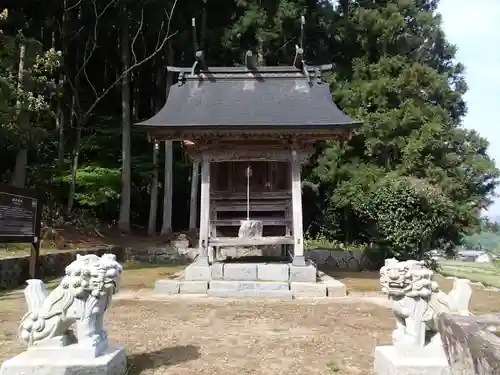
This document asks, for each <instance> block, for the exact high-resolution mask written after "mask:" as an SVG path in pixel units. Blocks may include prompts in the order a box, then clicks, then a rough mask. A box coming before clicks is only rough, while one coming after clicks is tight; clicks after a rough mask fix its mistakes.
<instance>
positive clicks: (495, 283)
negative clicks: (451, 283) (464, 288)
mask: <svg viewBox="0 0 500 375" xmlns="http://www.w3.org/2000/svg"><path fill="white" fill-rule="evenodd" d="M439 266H440V273H441V274H442V275H444V276H453V277H459V278H463V279H469V280H470V281H472V282H477V283H481V284H483V285H486V286H491V287H495V288H500V269H499V268H497V266H495V265H493V264H491V263H473V262H461V261H442V262H440V263H439Z"/></svg>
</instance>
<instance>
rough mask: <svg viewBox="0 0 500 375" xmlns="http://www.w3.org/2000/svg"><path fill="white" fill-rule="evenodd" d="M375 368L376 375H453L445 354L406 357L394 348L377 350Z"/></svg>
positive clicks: (388, 347) (385, 347) (382, 347)
mask: <svg viewBox="0 0 500 375" xmlns="http://www.w3.org/2000/svg"><path fill="white" fill-rule="evenodd" d="M373 367H374V373H375V375H406V374H411V375H451V371H450V367H449V366H448V361H447V360H446V357H445V356H444V353H443V355H442V356H432V355H429V356H404V355H401V354H398V353H397V351H396V350H395V348H394V347H393V346H377V347H376V348H375V359H374V364H373ZM471 375H472V374H471Z"/></svg>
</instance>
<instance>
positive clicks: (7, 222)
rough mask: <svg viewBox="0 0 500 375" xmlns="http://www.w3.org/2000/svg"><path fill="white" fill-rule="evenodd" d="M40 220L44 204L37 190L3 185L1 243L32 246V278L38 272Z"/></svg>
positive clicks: (0, 214)
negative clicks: (29, 244) (28, 244)
mask: <svg viewBox="0 0 500 375" xmlns="http://www.w3.org/2000/svg"><path fill="white" fill-rule="evenodd" d="M41 218H42V205H41V201H40V197H39V196H38V194H37V193H36V191H35V190H33V189H27V188H18V187H13V186H8V185H0V243H31V255H30V269H29V272H30V277H31V278H33V279H36V278H37V276H38V270H39V258H40V231H41Z"/></svg>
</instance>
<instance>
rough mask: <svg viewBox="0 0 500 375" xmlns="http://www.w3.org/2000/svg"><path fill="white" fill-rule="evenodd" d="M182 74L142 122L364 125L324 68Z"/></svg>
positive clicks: (176, 124) (174, 126)
mask: <svg viewBox="0 0 500 375" xmlns="http://www.w3.org/2000/svg"><path fill="white" fill-rule="evenodd" d="M170 69H171V70H174V71H176V72H178V73H180V74H179V81H178V83H177V84H174V85H172V87H171V88H170V93H169V95H168V98H167V101H166V103H165V105H164V107H163V108H162V109H161V110H160V111H159V112H158V113H157V114H156V115H154V116H153V117H152V118H150V119H148V120H145V121H142V122H140V123H138V124H137V125H139V126H144V127H147V128H157V129H159V128H161V129H167V128H169V129H182V128H183V129H184V130H186V129H187V128H189V129H191V130H195V129H200V130H204V129H215V128H218V129H221V128H226V127H231V128H233V129H234V128H237V129H240V128H241V130H244V129H248V128H253V129H256V128H258V129H261V130H264V129H263V127H280V128H283V127H285V128H286V127H293V128H296V127H301V128H315V127H316V128H330V127H335V128H336V129H337V130H338V128H339V127H340V128H344V127H345V128H346V129H349V128H355V127H357V126H358V125H359V124H360V123H359V122H358V121H354V120H352V119H351V118H350V117H349V116H347V115H346V114H345V113H343V112H342V111H341V110H340V109H339V108H338V107H337V106H336V105H335V103H334V102H333V100H332V95H331V93H330V89H329V86H328V84H327V83H325V82H323V81H322V79H321V77H320V75H319V73H320V69H319V68H314V67H308V69H306V70H298V69H297V68H295V67H294V66H289V67H260V68H258V69H253V70H249V69H248V68H246V67H234V68H209V69H207V70H204V71H200V72H198V73H197V74H193V73H192V72H190V69H184V68H173V69H172V68H170Z"/></svg>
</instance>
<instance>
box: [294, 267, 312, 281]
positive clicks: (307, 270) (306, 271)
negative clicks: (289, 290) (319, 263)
mask: <svg viewBox="0 0 500 375" xmlns="http://www.w3.org/2000/svg"><path fill="white" fill-rule="evenodd" d="M290 281H299V282H305V283H315V282H316V267H315V266H313V265H312V264H308V265H306V266H294V265H293V264H292V265H291V266H290Z"/></svg>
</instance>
